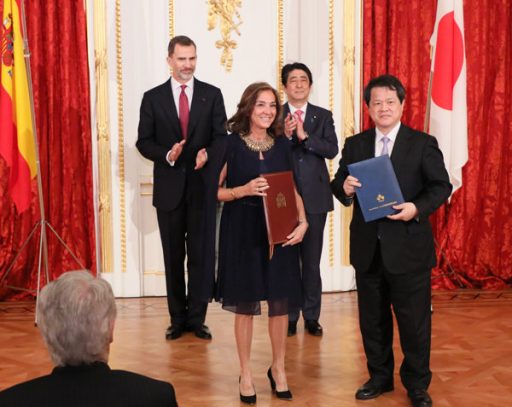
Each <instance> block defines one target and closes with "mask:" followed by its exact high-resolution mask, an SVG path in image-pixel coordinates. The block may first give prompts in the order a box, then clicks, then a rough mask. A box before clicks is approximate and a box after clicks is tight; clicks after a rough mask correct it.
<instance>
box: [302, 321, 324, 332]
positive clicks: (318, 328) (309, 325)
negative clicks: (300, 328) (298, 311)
mask: <svg viewBox="0 0 512 407" xmlns="http://www.w3.org/2000/svg"><path fill="white" fill-rule="evenodd" d="M305 325H306V329H307V331H308V332H309V333H310V334H311V335H313V336H322V335H323V334H324V330H323V329H322V325H320V324H319V323H318V321H315V320H308V321H306V323H305Z"/></svg>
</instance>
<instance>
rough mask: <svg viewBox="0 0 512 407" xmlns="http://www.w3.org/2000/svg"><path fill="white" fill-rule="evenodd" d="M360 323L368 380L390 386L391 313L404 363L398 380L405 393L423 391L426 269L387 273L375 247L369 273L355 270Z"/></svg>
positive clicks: (427, 295) (427, 368)
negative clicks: (396, 325) (395, 324)
mask: <svg viewBox="0 0 512 407" xmlns="http://www.w3.org/2000/svg"><path fill="white" fill-rule="evenodd" d="M356 282H357V294H358V303H359V324H360V328H361V334H362V337H363V345H364V351H365V353H366V359H367V363H368V371H369V373H370V379H371V380H372V381H373V382H375V383H377V384H381V385H382V384H391V383H393V370H394V357H393V316H392V312H391V307H392V308H393V311H394V313H395V317H396V320H397V324H398V332H399V335H400V345H401V348H402V352H403V354H404V360H403V363H402V365H401V367H400V377H401V380H402V383H403V384H404V386H405V388H406V389H408V390H414V389H427V388H428V386H429V384H430V380H431V378H432V372H431V371H430V340H431V312H430V304H431V283H430V270H424V271H422V272H418V273H407V274H390V273H389V272H388V270H386V268H385V266H384V264H383V262H382V256H381V252H380V245H378V246H377V249H376V251H375V255H374V259H373V262H372V265H371V267H370V269H369V270H367V271H366V272H358V271H357V270H356Z"/></svg>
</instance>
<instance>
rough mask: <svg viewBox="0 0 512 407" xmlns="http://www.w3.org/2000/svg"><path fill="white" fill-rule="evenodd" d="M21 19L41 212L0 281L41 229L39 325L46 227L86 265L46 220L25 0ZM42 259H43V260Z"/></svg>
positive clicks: (74, 257)
mask: <svg viewBox="0 0 512 407" xmlns="http://www.w3.org/2000/svg"><path fill="white" fill-rule="evenodd" d="M21 21H22V33H23V56H24V59H25V69H26V73H27V82H28V91H29V100H30V111H31V114H32V118H31V119H32V136H33V137H34V147H35V155H36V157H35V158H36V170H37V172H36V178H37V195H38V201H39V213H40V220H38V221H37V222H36V224H35V225H34V227H33V228H32V231H31V232H30V233H29V235H28V237H27V239H26V240H25V241H24V242H23V244H22V245H21V247H20V249H19V250H18V253H17V254H16V255H15V256H14V259H13V261H12V262H11V264H10V265H9V267H8V268H7V271H6V272H5V274H4V275H3V277H2V280H0V283H3V282H4V281H5V280H6V278H7V276H8V274H9V273H10V271H11V270H12V269H13V267H14V264H15V263H16V260H17V259H18V257H19V256H20V255H21V253H22V252H23V250H24V249H25V247H26V246H27V244H28V243H29V241H30V240H31V239H32V237H33V236H34V234H35V231H36V230H37V229H39V230H40V234H39V254H38V262H37V289H36V310H35V324H36V325H37V307H38V302H39V301H38V300H39V292H40V290H41V265H42V261H44V274H45V277H46V283H47V284H48V283H49V282H50V268H49V266H48V239H47V237H48V235H47V231H46V228H47V227H48V228H49V229H50V231H51V232H52V233H53V234H54V235H55V237H57V239H58V240H59V241H60V243H61V244H62V245H63V246H64V248H65V249H66V250H67V251H68V252H69V254H71V256H72V257H73V259H74V260H75V261H76V262H77V263H78V265H79V266H80V267H81V268H83V269H85V266H84V265H83V264H82V262H81V261H80V260H79V259H78V257H77V256H76V255H75V254H74V253H73V251H72V250H71V249H70V247H69V246H68V245H67V244H66V242H64V240H63V239H62V237H61V236H60V235H59V234H58V233H57V231H56V230H55V229H54V228H53V227H52V225H51V224H50V223H49V222H48V221H47V220H46V213H45V208H44V195H43V182H42V178H41V161H40V156H39V144H38V139H37V127H36V114H35V108H34V92H33V89H32V74H31V70H30V50H29V46H28V35H27V27H26V26H27V24H26V19H25V0H21ZM41 260H42V261H41ZM7 287H9V288H11V289H15V290H24V291H33V290H27V289H24V288H20V287H13V286H9V285H7Z"/></svg>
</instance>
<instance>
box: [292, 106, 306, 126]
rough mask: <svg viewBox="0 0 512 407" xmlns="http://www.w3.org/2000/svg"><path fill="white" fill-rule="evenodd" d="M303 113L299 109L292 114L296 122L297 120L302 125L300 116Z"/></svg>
mask: <svg viewBox="0 0 512 407" xmlns="http://www.w3.org/2000/svg"><path fill="white" fill-rule="evenodd" d="M303 113H304V112H303V111H302V110H300V109H298V110H296V111H295V113H294V114H295V117H296V118H297V120H298V121H299V122H301V123H303V122H304V121H303V120H302V114H303Z"/></svg>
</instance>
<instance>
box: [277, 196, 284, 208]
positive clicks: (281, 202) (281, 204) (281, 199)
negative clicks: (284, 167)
mask: <svg viewBox="0 0 512 407" xmlns="http://www.w3.org/2000/svg"><path fill="white" fill-rule="evenodd" d="M276 206H277V207H278V208H286V197H285V196H284V194H283V193H282V192H279V193H278V194H277V195H276Z"/></svg>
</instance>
